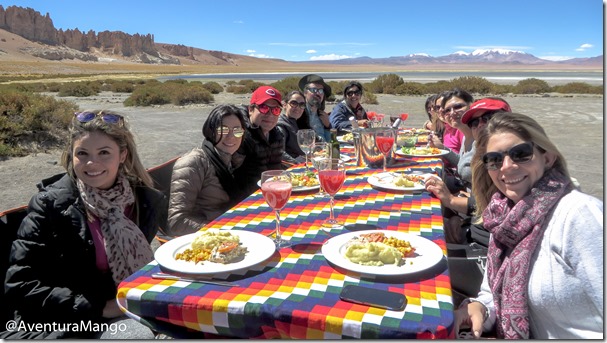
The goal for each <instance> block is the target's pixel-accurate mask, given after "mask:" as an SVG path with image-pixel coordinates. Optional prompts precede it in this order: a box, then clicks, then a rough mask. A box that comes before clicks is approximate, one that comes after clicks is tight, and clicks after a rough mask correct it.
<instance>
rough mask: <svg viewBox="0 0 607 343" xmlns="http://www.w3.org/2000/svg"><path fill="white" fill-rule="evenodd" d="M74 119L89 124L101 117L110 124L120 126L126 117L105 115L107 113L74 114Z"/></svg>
mask: <svg viewBox="0 0 607 343" xmlns="http://www.w3.org/2000/svg"><path fill="white" fill-rule="evenodd" d="M74 117H75V118H76V120H78V121H79V122H81V123H88V122H89V121H91V120H93V119H95V118H97V117H101V120H103V121H104V122H106V123H108V124H118V123H122V122H123V121H124V117H123V116H121V115H120V114H114V113H105V112H99V113H94V112H76V113H74Z"/></svg>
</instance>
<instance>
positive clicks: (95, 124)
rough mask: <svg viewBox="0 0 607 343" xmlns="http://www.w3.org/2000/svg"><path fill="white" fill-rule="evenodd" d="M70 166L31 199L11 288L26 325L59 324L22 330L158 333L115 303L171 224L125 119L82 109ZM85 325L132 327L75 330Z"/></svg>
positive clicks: (75, 122) (69, 334) (118, 335)
mask: <svg viewBox="0 0 607 343" xmlns="http://www.w3.org/2000/svg"><path fill="white" fill-rule="evenodd" d="M62 164H63V166H64V167H65V169H66V171H67V173H65V174H59V175H55V176H53V177H51V178H49V179H46V180H43V181H42V182H41V183H40V184H38V188H39V192H38V193H37V194H36V195H34V196H33V197H32V199H31V201H30V203H29V207H28V215H27V217H26V218H25V219H24V220H23V223H22V224H21V227H20V229H19V231H18V234H17V239H16V240H15V241H14V242H13V246H12V251H11V256H10V267H9V269H8V271H7V275H6V287H5V290H6V295H7V299H11V300H12V301H13V304H12V305H14V307H15V309H16V312H15V319H16V320H17V321H19V322H22V323H26V324H30V323H52V324H56V325H55V326H45V327H44V330H47V328H48V329H50V330H52V331H35V332H34V331H32V332H16V334H20V335H22V337H28V338H43V337H45V338H51V337H52V338H59V337H62V338H110V339H124V338H138V339H149V338H153V337H154V334H153V332H152V331H151V330H150V329H149V328H147V327H145V326H143V325H141V324H139V323H138V322H136V321H134V320H132V319H128V318H126V317H125V316H124V314H123V313H122V311H121V310H120V309H119V307H118V305H117V302H116V292H117V286H118V284H119V283H120V282H121V281H122V280H124V279H125V278H126V277H128V276H130V275H131V274H133V273H134V272H136V271H137V270H139V269H140V268H141V267H143V266H145V265H146V264H147V263H148V262H150V261H152V260H153V259H154V255H153V252H152V248H151V247H150V242H151V241H152V239H153V238H154V236H155V234H156V232H157V230H158V228H159V226H164V224H165V223H166V210H164V211H163V209H166V198H165V196H164V195H163V194H162V193H161V192H159V191H157V190H155V189H153V188H151V185H152V180H151V178H150V176H149V175H148V174H147V172H146V171H145V169H144V168H143V165H142V164H141V161H140V160H139V156H138V155H137V149H136V146H135V141H134V139H133V135H132V133H131V132H130V130H129V128H128V125H127V123H126V120H125V118H123V117H122V116H121V115H118V114H115V113H111V112H109V111H86V112H79V113H76V114H75V116H74V118H73V119H72V123H71V125H70V127H69V141H68V145H67V147H66V149H65V151H64V153H63V157H62ZM81 322H83V323H85V324H86V323H88V324H90V325H91V326H94V325H98V324H108V325H110V324H113V325H114V326H113V327H121V328H125V329H124V330H118V331H116V330H108V331H103V330H101V331H96V330H94V329H91V330H89V331H88V332H85V331H78V330H73V329H71V330H70V329H66V327H67V326H69V325H76V324H80V323H81ZM71 327H72V326H70V328H71ZM109 327H111V326H106V328H109Z"/></svg>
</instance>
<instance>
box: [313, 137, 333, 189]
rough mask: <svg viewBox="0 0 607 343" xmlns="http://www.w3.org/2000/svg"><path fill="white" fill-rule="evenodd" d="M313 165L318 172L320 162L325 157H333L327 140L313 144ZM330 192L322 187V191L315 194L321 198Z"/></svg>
mask: <svg viewBox="0 0 607 343" xmlns="http://www.w3.org/2000/svg"><path fill="white" fill-rule="evenodd" d="M311 154H312V165H313V166H314V168H315V169H316V171H317V172H318V171H319V170H320V165H319V162H320V161H321V160H323V159H326V158H329V157H331V145H330V144H329V143H327V142H316V143H314V144H312V152H311ZM327 195H328V194H327V193H325V191H324V190H323V189H322V187H320V191H319V192H318V193H317V194H316V195H315V196H316V197H319V198H324V197H325V196H327Z"/></svg>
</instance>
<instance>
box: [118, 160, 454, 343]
mask: <svg viewBox="0 0 607 343" xmlns="http://www.w3.org/2000/svg"><path fill="white" fill-rule="evenodd" d="M408 161H411V160H408ZM413 161H415V162H413V163H411V164H412V165H411V166H410V168H411V169H419V170H422V171H428V170H431V169H433V168H441V167H442V163H441V161H440V159H417V158H415V159H413ZM392 170H395V171H396V170H399V169H396V168H395V169H392ZM400 170H403V168H400ZM377 172H381V170H378V169H369V168H365V167H356V166H353V165H350V166H348V167H347V176H346V181H345V183H344V186H343V188H342V189H341V190H340V192H339V193H338V194H337V197H336V203H335V215H336V217H337V218H338V219H340V220H343V221H345V223H346V228H354V227H358V228H359V229H360V228H381V229H385V230H397V231H402V232H408V233H412V234H416V235H420V236H422V237H425V238H428V239H430V240H432V241H433V242H435V243H436V244H437V245H439V246H440V247H441V248H442V250H443V252H446V243H445V239H444V234H443V226H442V216H441V206H440V202H439V200H438V199H436V198H434V197H431V196H430V195H429V194H428V193H427V192H417V193H395V192H386V191H381V190H377V189H374V188H372V187H371V186H370V185H369V184H368V182H367V177H369V176H370V175H372V174H373V173H377ZM314 195H315V194H314V193H307V194H292V195H291V198H290V200H289V203H288V204H287V206H286V207H285V208H284V209H283V210H282V211H281V218H282V231H283V238H286V239H290V240H291V241H292V242H293V246H292V247H291V248H282V249H281V250H280V251H277V252H275V253H274V255H273V256H272V257H271V258H270V259H269V260H268V261H266V262H264V263H262V264H260V265H257V266H255V267H252V268H251V269H249V270H247V271H243V272H239V273H234V274H231V275H230V276H229V277H227V280H228V281H234V282H236V283H237V284H238V287H225V286H217V285H209V284H202V283H190V282H184V281H172V280H158V279H153V278H152V277H151V274H152V273H154V272H159V271H160V268H159V266H158V265H157V264H156V262H152V263H150V264H148V265H147V266H146V267H144V268H143V269H141V270H140V271H138V272H136V273H135V274H133V275H132V276H130V277H129V278H127V279H126V280H125V281H123V282H122V283H121V284H120V286H119V290H118V296H117V298H118V302H119V304H120V306H121V307H122V308H123V310H126V311H127V315H129V316H131V317H133V318H137V319H138V320H140V321H141V322H143V323H145V324H147V325H149V326H151V327H152V328H155V329H156V330H158V331H161V332H165V333H168V334H170V335H172V336H174V337H184V338H185V337H214V335H219V336H226V337H240V338H294V339H339V338H453V337H454V334H453V302H452V295H451V282H450V279H449V272H448V269H447V266H446V262H445V261H444V260H443V261H441V262H440V263H438V264H437V265H435V266H434V267H432V268H430V269H428V270H425V271H423V272H419V273H416V274H408V275H406V276H404V277H398V278H390V279H377V278H376V279H369V278H366V277H362V278H361V276H360V275H358V274H356V273H352V272H349V271H345V270H341V269H340V268H336V267H333V265H331V264H330V263H329V262H327V260H326V259H325V258H324V256H323V255H322V253H321V246H322V243H323V242H324V241H326V240H327V239H328V236H327V234H326V233H325V232H323V231H322V230H321V229H320V225H321V223H322V222H323V221H324V220H326V219H327V218H328V216H329V199H328V198H320V197H315V196H314ZM274 218H275V216H274V212H273V211H272V210H271V209H270V208H269V207H268V206H267V205H266V203H265V201H264V199H263V197H262V195H261V192H260V191H257V192H255V193H254V194H252V195H251V196H250V197H248V198H247V199H245V200H244V201H243V202H242V203H240V204H238V205H237V206H236V207H234V208H233V209H231V210H229V211H228V212H226V213H225V214H224V215H222V216H220V217H219V218H217V219H216V220H215V221H213V222H211V223H210V224H209V225H207V228H219V229H234V230H249V231H254V232H258V233H262V234H271V233H272V231H273V230H274V229H275V222H274ZM347 284H360V285H363V286H367V287H372V288H377V289H384V290H390V291H395V292H400V293H403V294H405V295H406V297H407V301H408V304H407V306H406V308H405V310H404V311H391V310H384V309H380V308H375V307H369V306H364V305H358V304H353V303H350V302H345V301H342V300H340V299H339V293H340V292H341V289H342V288H343V286H344V285H347Z"/></svg>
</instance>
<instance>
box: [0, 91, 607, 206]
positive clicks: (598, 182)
mask: <svg viewBox="0 0 607 343" xmlns="http://www.w3.org/2000/svg"><path fill="white" fill-rule="evenodd" d="M127 96H128V95H127V94H115V93H101V94H100V95H98V96H92V97H87V98H74V97H68V98H63V99H67V100H71V101H74V102H76V103H77V104H78V105H79V106H80V108H81V109H102V108H103V109H111V110H115V111H118V112H119V113H122V114H124V115H126V117H127V118H128V120H129V122H130V124H131V127H132V129H133V131H134V132H135V134H136V137H137V140H138V148H139V154H140V156H141V158H142V160H143V163H144V165H145V166H146V167H151V166H154V165H158V164H160V163H162V162H164V161H166V160H169V159H170V158H172V157H175V156H178V155H181V154H183V153H185V152H186V151H188V150H189V149H191V148H192V147H194V146H196V145H198V144H199V142H200V141H201V139H202V132H201V128H202V124H203V122H204V120H205V119H206V117H207V116H208V114H209V112H210V111H211V109H212V108H213V107H214V106H216V105H217V104H221V103H233V104H245V103H248V96H246V95H234V94H232V93H221V94H218V95H215V102H214V103H212V104H207V105H190V106H173V105H164V106H154V107H124V106H123V105H122V101H124V99H125V98H126V97H127ZM377 98H378V101H379V104H378V105H368V106H365V108H367V109H368V110H373V111H378V112H381V113H386V114H391V115H396V114H398V113H402V112H407V113H409V115H410V116H409V119H408V120H407V124H408V125H409V126H411V127H421V125H422V123H423V122H424V121H425V118H426V117H425V114H424V112H423V108H424V102H425V97H416V96H393V95H378V96H377ZM505 99H506V100H507V101H508V102H509V103H510V104H511V106H512V108H513V110H514V111H516V112H520V113H525V114H528V115H531V116H533V117H534V118H535V119H537V120H538V121H539V122H540V123H541V124H542V125H543V126H544V128H545V129H546V131H547V133H548V135H549V136H550V137H551V138H552V140H553V141H555V142H556V144H557V146H558V148H559V149H560V150H561V152H562V153H563V154H564V155H565V158H566V159H567V162H568V166H569V170H570V172H571V174H572V176H573V177H575V178H577V179H578V181H579V182H580V184H581V186H582V190H584V191H585V192H587V193H589V194H592V195H593V196H595V197H597V198H599V199H603V181H604V173H603V153H604V150H603V97H602V96H572V97H565V96H558V97H556V96H550V97H541V96H524V97H523V96H516V97H505ZM331 107H332V105H328V106H327V108H328V109H329V108H331ZM60 156H61V152H60V151H50V152H48V153H39V154H36V155H30V156H27V157H22V158H12V159H8V160H6V161H0V178H1V179H2V180H5V181H4V184H3V187H2V191H1V196H0V210H5V209H9V208H12V207H15V206H20V205H23V204H26V203H27V202H28V201H29V199H30V198H31V196H32V195H33V194H34V193H35V192H36V191H37V190H36V186H35V185H36V183H37V182H39V181H40V180H41V179H43V178H46V177H49V176H52V175H54V174H56V173H61V172H63V168H62V167H61V166H60V165H59V161H60Z"/></svg>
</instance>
